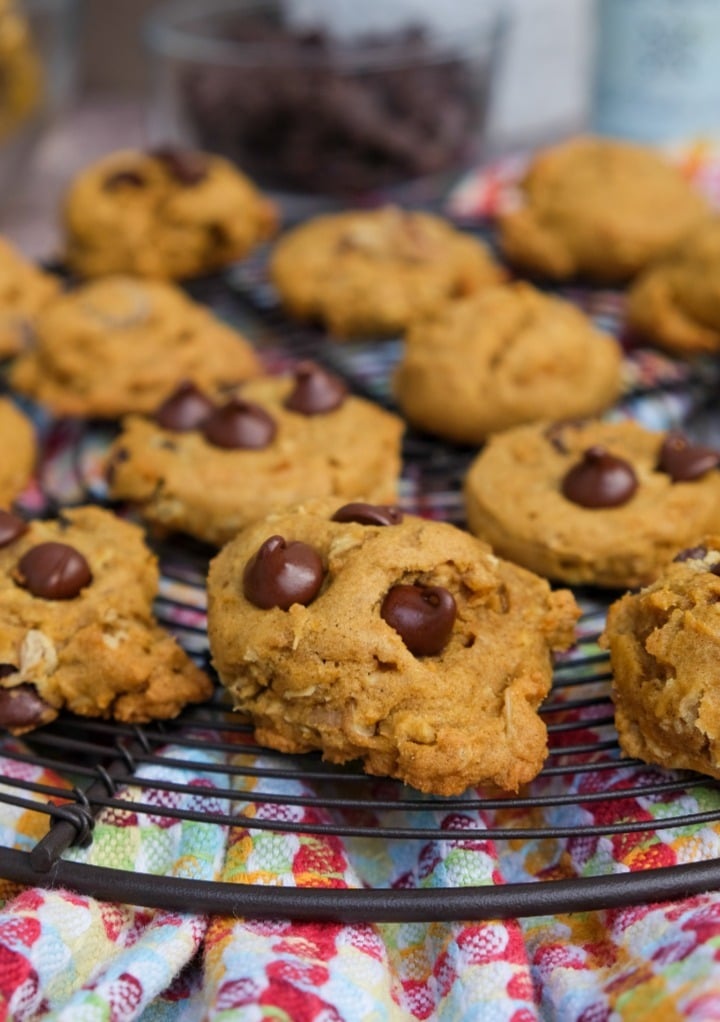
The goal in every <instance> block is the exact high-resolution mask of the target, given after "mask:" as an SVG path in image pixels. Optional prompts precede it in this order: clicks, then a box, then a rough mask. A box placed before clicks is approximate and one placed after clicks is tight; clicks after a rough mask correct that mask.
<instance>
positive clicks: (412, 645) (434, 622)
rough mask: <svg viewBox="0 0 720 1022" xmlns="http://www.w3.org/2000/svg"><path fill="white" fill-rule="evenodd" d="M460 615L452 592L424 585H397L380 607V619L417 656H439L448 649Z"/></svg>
mask: <svg viewBox="0 0 720 1022" xmlns="http://www.w3.org/2000/svg"><path fill="white" fill-rule="evenodd" d="M456 613H457V608H456V606H455V599H454V597H453V595H452V593H450V592H448V590H447V589H443V588H442V586H425V585H421V584H420V583H415V585H398V586H393V587H392V589H390V590H389V591H388V593H387V595H386V597H385V599H384V600H383V602H382V607H381V608H380V617H381V618H382V619H383V620H384V621H387V623H388V624H389V625H390V627H391V628H394V629H395V631H396V632H397V633H398V635H399V636H400V638H401V639H402V641H403V642H404V643H405V645H406V646H407V648H408V649H409V650H410V652H411V653H412V654H413V655H414V656H435V655H436V654H437V653H440V652H441V651H442V650H443V649H444V648H445V646H446V645H447V642H448V639H449V638H450V634H451V632H452V630H453V625H454V624H455V616H456Z"/></svg>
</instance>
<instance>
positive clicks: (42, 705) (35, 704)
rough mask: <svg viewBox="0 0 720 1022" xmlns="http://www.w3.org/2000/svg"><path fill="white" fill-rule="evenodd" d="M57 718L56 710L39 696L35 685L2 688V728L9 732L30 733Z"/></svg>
mask: <svg viewBox="0 0 720 1022" xmlns="http://www.w3.org/2000/svg"><path fill="white" fill-rule="evenodd" d="M56 716H57V714H56V713H55V710H53V708H52V707H51V706H50V705H49V703H46V702H45V700H44V699H42V698H41V697H40V696H39V695H38V691H37V689H36V688H35V686H34V685H16V686H15V687H14V688H0V727H5V728H7V729H8V731H29V730H30V729H31V728H34V727H37V726H38V724H45V723H47V722H48V721H50V720H53V719H54V718H55V717H56Z"/></svg>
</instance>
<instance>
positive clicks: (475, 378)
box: [393, 283, 622, 444]
mask: <svg viewBox="0 0 720 1022" xmlns="http://www.w3.org/2000/svg"><path fill="white" fill-rule="evenodd" d="M405 341H406V343H405V346H404V350H403V354H402V358H401V361H400V363H399V365H398V368H397V370H396V372H395V377H394V381H393V388H394V392H395V396H396V398H397V401H398V404H399V406H400V408H401V410H402V412H403V414H404V415H405V416H406V417H407V418H408V419H409V420H410V422H411V423H412V424H413V425H414V426H417V427H419V428H420V429H423V430H426V431H427V432H428V433H435V434H437V435H438V436H441V437H444V438H445V439H448V440H453V441H456V442H459V443H468V444H474V443H480V442H481V441H482V440H484V438H485V437H486V436H487V435H488V434H489V433H496V432H497V431H498V430H502V429H507V428H508V427H510V426H516V425H518V424H519V423H522V422H534V421H537V420H538V419H549V418H553V417H562V418H566V417H567V418H574V417H576V416H585V415H594V414H596V413H598V412H600V411H602V410H603V409H605V408H607V406H608V405H610V404H612V402H613V401H614V400H615V398H617V397H618V395H619V393H620V389H621V385H622V380H621V375H620V368H621V353H620V348H619V346H618V344H617V342H616V341H615V340H614V339H613V338H612V337H610V336H609V335H607V334H604V333H601V332H600V331H599V330H596V329H595V328H594V327H593V325H592V323H591V322H590V321H589V320H588V319H587V317H586V316H585V315H583V313H582V312H580V311H579V310H578V309H576V308H575V307H574V306H572V305H571V304H570V303H569V302H566V301H563V300H562V299H560V298H553V297H550V296H548V295H544V294H542V293H541V292H540V291H537V290H536V289H535V288H533V287H531V286H530V285H529V284H523V283H517V284H508V285H505V286H499V287H492V288H487V289H486V290H483V291H480V292H478V293H477V294H475V295H472V296H470V297H469V298H464V299H461V300H459V301H455V302H448V303H447V304H446V305H444V306H443V307H442V309H440V310H438V311H437V312H436V313H435V314H434V315H432V316H428V317H427V318H425V319H421V320H418V321H417V322H416V323H415V324H414V325H413V326H411V328H410V330H409V331H408V333H407V335H406V338H405Z"/></svg>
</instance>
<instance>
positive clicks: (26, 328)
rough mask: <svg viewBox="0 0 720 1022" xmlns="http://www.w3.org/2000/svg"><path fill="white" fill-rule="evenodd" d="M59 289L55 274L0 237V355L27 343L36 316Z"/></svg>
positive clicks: (17, 349) (15, 353)
mask: <svg viewBox="0 0 720 1022" xmlns="http://www.w3.org/2000/svg"><path fill="white" fill-rule="evenodd" d="M59 293H60V281H59V280H58V279H57V277H53V275H52V274H51V273H45V272H44V271H43V270H39V269H38V268H37V267H36V266H34V265H33V264H32V263H31V262H29V261H28V260H27V259H25V258H24V257H23V256H22V255H21V253H20V252H18V251H17V250H16V249H15V248H14V247H13V246H12V245H11V244H10V243H9V242H8V241H6V239H5V238H0V359H3V358H8V357H9V356H11V355H17V353H18V352H19V351H22V350H23V348H26V347H27V346H28V345H29V343H30V341H31V339H32V334H33V324H34V322H35V317H36V316H37V314H38V313H39V312H40V310H41V309H43V308H44V307H45V306H46V305H47V304H48V303H49V302H51V301H52V300H53V299H54V298H56V297H57V295H58V294H59Z"/></svg>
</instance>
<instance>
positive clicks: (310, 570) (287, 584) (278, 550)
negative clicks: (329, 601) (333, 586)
mask: <svg viewBox="0 0 720 1022" xmlns="http://www.w3.org/2000/svg"><path fill="white" fill-rule="evenodd" d="M324 576H325V572H324V569H323V564H322V560H321V559H320V555H319V554H318V553H317V551H316V550H314V549H313V548H312V547H311V546H308V545H307V543H300V542H299V541H297V540H296V541H293V542H290V543H288V542H287V541H286V540H285V539H283V537H282V536H271V537H270V539H266V540H265V542H264V543H263V545H262V546H261V547H260V549H259V550H258V551H257V553H256V554H254V555H253V556H252V557H251V558H250V560H249V561H248V563H247V565H246V567H245V572H244V574H243V592H244V593H245V597H246V599H248V600H249V601H250V603H254V604H255V606H256V607H261V608H262V609H263V610H269V609H270V608H271V607H279V608H280V610H287V609H288V608H289V607H291V606H292V604H293V603H301V604H303V606H307V605H308V604H309V603H312V601H313V600H314V599H315V597H316V596H317V594H318V592H319V591H320V586H321V585H322V583H323V578H324Z"/></svg>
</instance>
